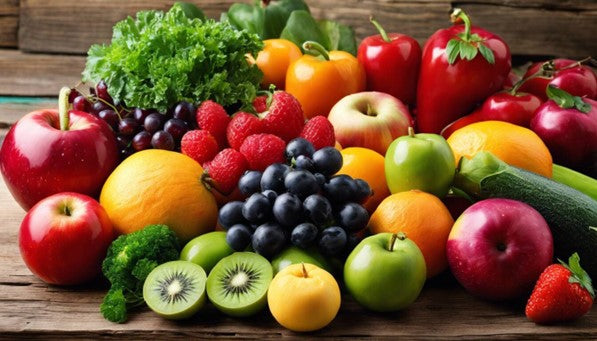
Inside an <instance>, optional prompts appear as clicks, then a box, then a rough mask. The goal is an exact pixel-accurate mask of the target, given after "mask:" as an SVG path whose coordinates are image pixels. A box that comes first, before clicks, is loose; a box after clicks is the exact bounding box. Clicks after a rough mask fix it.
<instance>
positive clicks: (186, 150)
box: [180, 130, 220, 165]
mask: <svg viewBox="0 0 597 341" xmlns="http://www.w3.org/2000/svg"><path fill="white" fill-rule="evenodd" d="M180 151H181V152H182V153H183V154H185V155H187V156H190V157H191V158H192V159H194V160H195V161H197V162H199V164H200V165H203V164H204V163H205V162H207V161H209V160H211V159H213V158H214V156H216V154H218V152H219V151H220V148H219V147H218V142H217V141H216V139H215V138H214V137H213V136H212V135H211V134H210V133H209V131H207V130H190V131H188V132H186V133H185V134H184V135H183V136H182V140H181V141H180Z"/></svg>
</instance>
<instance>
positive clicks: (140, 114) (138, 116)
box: [133, 108, 151, 124]
mask: <svg viewBox="0 0 597 341" xmlns="http://www.w3.org/2000/svg"><path fill="white" fill-rule="evenodd" d="M150 113H151V111H150V110H145V109H141V108H135V109H134V110H133V117H134V118H135V120H137V122H139V124H144V123H145V117H147V116H148V115H149V114H150Z"/></svg>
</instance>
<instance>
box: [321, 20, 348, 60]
mask: <svg viewBox="0 0 597 341" xmlns="http://www.w3.org/2000/svg"><path fill="white" fill-rule="evenodd" d="M318 24H319V28H320V29H321V31H322V32H323V33H324V34H325V35H327V37H328V40H329V42H330V48H329V50H340V51H346V52H348V53H350V54H352V55H356V53H357V42H356V39H355V36H354V30H353V29H352V28H351V27H350V26H347V25H343V24H340V23H339V22H337V21H332V20H320V21H319V22H318Z"/></svg>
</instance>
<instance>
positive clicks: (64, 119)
mask: <svg viewBox="0 0 597 341" xmlns="http://www.w3.org/2000/svg"><path fill="white" fill-rule="evenodd" d="M69 95H70V88H68V87H66V86H65V87H62V89H60V94H59V95H58V115H59V117H60V130H62V131H66V130H68V124H69V119H68V110H69V109H70V104H69V103H68V96H69Z"/></svg>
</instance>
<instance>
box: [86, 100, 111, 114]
mask: <svg viewBox="0 0 597 341" xmlns="http://www.w3.org/2000/svg"><path fill="white" fill-rule="evenodd" d="M108 109H110V110H112V108H110V106H109V105H107V104H106V103H104V102H102V101H95V103H93V104H92V105H91V111H92V112H93V113H96V114H98V115H99V113H100V112H102V111H103V110H108ZM112 111H113V110H112Z"/></svg>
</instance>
